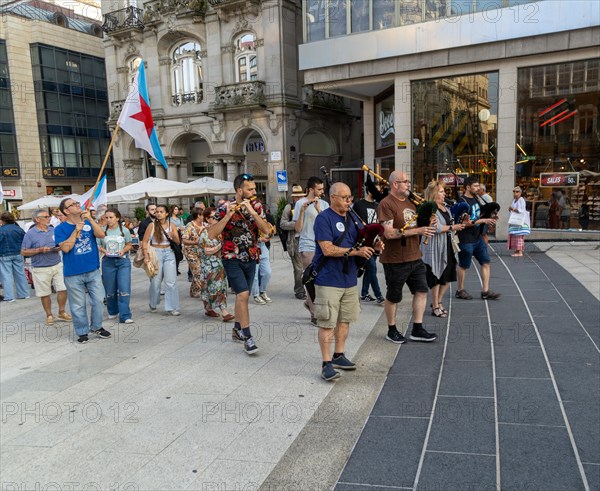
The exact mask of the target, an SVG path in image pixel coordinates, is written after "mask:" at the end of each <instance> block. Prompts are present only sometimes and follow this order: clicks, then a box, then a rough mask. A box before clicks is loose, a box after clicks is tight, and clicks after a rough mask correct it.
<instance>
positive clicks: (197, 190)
mask: <svg viewBox="0 0 600 491" xmlns="http://www.w3.org/2000/svg"><path fill="white" fill-rule="evenodd" d="M187 186H188V191H190V192H191V195H197V194H235V189H234V187H233V183H232V182H229V181H223V180H221V179H215V178H214V177H201V178H200V179H196V180H195V181H192V182H188V183H187Z"/></svg>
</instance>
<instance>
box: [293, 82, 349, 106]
mask: <svg viewBox="0 0 600 491" xmlns="http://www.w3.org/2000/svg"><path fill="white" fill-rule="evenodd" d="M304 103H305V104H306V105H308V107H309V108H310V109H330V110H332V111H339V112H343V113H347V112H348V108H347V107H346V104H344V98H343V97H340V96H339V95H333V94H328V93H327V92H321V91H320V90H315V89H313V88H312V87H310V86H306V87H304Z"/></svg>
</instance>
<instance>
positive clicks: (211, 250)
mask: <svg viewBox="0 0 600 491" xmlns="http://www.w3.org/2000/svg"><path fill="white" fill-rule="evenodd" d="M202 215H203V216H204V219H205V221H206V223H207V226H209V227H210V226H211V225H214V224H215V223H217V221H218V217H217V215H216V209H215V208H214V207H212V206H211V207H210V208H207V209H206V210H204V212H202ZM199 245H200V267H201V278H202V302H203V303H204V314H205V315H206V316H207V317H219V314H218V313H217V312H216V309H219V310H220V311H221V315H222V316H223V321H225V322H229V321H231V320H233V319H234V318H235V316H234V315H233V314H230V313H229V312H228V311H227V278H226V277H225V269H223V263H222V261H221V246H222V245H223V240H222V237H221V236H219V237H217V238H216V239H210V238H209V236H208V231H207V230H206V228H204V229H203V230H202V232H201V233H200V240H199Z"/></svg>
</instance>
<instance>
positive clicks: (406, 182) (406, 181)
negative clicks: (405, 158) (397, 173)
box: [394, 179, 410, 184]
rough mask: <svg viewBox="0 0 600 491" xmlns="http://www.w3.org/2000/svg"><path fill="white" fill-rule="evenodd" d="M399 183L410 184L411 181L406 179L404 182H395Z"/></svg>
mask: <svg viewBox="0 0 600 491" xmlns="http://www.w3.org/2000/svg"><path fill="white" fill-rule="evenodd" d="M394 182H399V183H400V184H410V179H405V180H404V181H394Z"/></svg>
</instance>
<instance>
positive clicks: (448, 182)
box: [437, 172, 469, 186]
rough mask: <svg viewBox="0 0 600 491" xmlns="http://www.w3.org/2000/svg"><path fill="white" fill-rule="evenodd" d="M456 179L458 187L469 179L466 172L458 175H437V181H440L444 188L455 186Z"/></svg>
mask: <svg viewBox="0 0 600 491" xmlns="http://www.w3.org/2000/svg"><path fill="white" fill-rule="evenodd" d="M457 177H458V185H459V186H462V185H463V184H464V182H465V179H466V178H467V177H469V174H468V173H467V172H459V173H458V174H453V173H449V174H448V173H446V174H438V175H437V180H438V181H442V182H443V183H444V185H445V186H456V184H457V183H456V178H457Z"/></svg>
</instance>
